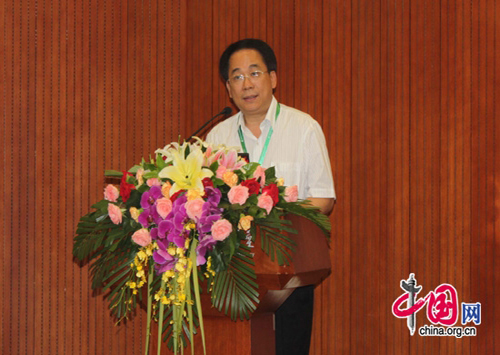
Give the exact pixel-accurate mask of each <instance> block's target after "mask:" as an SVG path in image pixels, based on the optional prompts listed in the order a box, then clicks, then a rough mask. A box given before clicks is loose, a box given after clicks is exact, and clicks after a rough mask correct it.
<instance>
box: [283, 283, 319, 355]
mask: <svg viewBox="0 0 500 355" xmlns="http://www.w3.org/2000/svg"><path fill="white" fill-rule="evenodd" d="M313 308H314V286H305V287H300V288H297V289H295V291H293V293H292V294H291V295H290V297H288V299H287V300H286V301H285V302H284V303H283V304H282V305H281V307H280V308H278V310H277V311H276V313H275V324H276V329H275V334H276V355H308V354H309V346H310V344H311V332H312V320H313Z"/></svg>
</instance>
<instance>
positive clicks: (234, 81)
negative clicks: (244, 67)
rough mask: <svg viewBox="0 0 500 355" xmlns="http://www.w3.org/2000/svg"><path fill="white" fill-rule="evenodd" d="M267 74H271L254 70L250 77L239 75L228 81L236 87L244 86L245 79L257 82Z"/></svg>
mask: <svg viewBox="0 0 500 355" xmlns="http://www.w3.org/2000/svg"><path fill="white" fill-rule="evenodd" d="M265 73H269V72H268V71H262V70H254V71H253V72H251V73H250V75H244V74H237V75H234V76H232V77H230V78H229V79H228V80H227V81H228V82H230V83H232V84H234V85H239V84H243V82H244V81H245V78H247V79H248V80H250V81H251V82H256V81H258V80H259V79H261V78H262V76H263V75H264V74H265Z"/></svg>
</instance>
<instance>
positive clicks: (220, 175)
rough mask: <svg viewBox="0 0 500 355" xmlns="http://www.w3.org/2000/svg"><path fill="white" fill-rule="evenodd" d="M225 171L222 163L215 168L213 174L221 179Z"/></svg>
mask: <svg viewBox="0 0 500 355" xmlns="http://www.w3.org/2000/svg"><path fill="white" fill-rule="evenodd" d="M226 171H227V168H226V167H225V166H224V165H219V167H218V168H217V171H216V172H215V176H216V177H217V178H218V179H222V177H223V176H224V173H225V172H226Z"/></svg>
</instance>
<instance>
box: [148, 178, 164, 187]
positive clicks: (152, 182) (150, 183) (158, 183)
mask: <svg viewBox="0 0 500 355" xmlns="http://www.w3.org/2000/svg"><path fill="white" fill-rule="evenodd" d="M147 184H148V186H149V187H151V186H161V181H160V180H159V179H158V178H151V179H148V181H147Z"/></svg>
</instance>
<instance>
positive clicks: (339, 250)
mask: <svg viewBox="0 0 500 355" xmlns="http://www.w3.org/2000/svg"><path fill="white" fill-rule="evenodd" d="M499 18H500V6H498V4H497V2H496V1H494V0H478V1H467V0H458V1H452V0H441V1H439V2H436V1H431V0H423V1H411V0H397V1H388V0H381V1H375V2H366V1H360V0H351V1H341V0H336V1H325V0H315V1H302V0H294V1H289V0H276V1H269V0H259V1H253V2H248V1H243V0H210V1H200V0H196V1H188V2H185V1H181V0H128V1H119V0H105V1H102V0H101V1H98V0H90V1H81V0H80V1H69V2H57V1H48V0H0V70H1V74H0V102H1V104H0V109H1V110H0V112H1V116H2V123H1V125H0V127H1V128H0V130H1V132H0V139H1V143H0V144H1V147H2V149H1V153H2V158H3V159H2V162H3V164H4V170H3V171H4V173H3V174H1V175H0V194H1V195H0V196H1V197H2V200H3V203H2V205H0V206H1V207H0V215H1V217H0V218H1V222H2V227H1V233H2V234H1V235H2V238H1V244H0V248H2V251H1V253H0V256H1V261H0V265H1V267H0V268H1V275H2V278H1V280H0V282H1V284H2V285H3V287H4V292H1V293H0V307H1V310H2V312H0V313H1V316H0V317H1V320H2V321H1V324H0V334H1V335H0V339H1V344H2V345H1V349H2V353H5V354H103V353H107V354H137V353H140V352H142V351H143V346H144V344H143V341H144V334H143V333H144V332H143V330H142V329H143V324H144V321H145V312H143V311H142V310H139V311H138V312H137V315H136V316H135V317H134V318H133V319H132V320H131V321H126V322H124V324H122V325H120V326H118V327H115V326H114V322H115V320H113V319H112V318H111V317H110V316H109V310H108V308H107V307H108V304H107V301H106V300H105V299H104V295H102V294H96V293H94V292H92V290H91V288H90V282H89V275H88V266H86V265H80V264H78V263H76V262H75V261H74V260H73V259H72V256H71V250H72V236H73V233H74V231H75V227H76V223H77V221H78V218H79V217H80V216H81V215H83V214H85V213H87V212H88V210H89V207H90V205H91V203H92V202H94V201H96V200H97V199H98V198H100V196H101V194H102V187H103V183H104V179H103V173H104V170H105V169H119V170H124V169H127V168H129V167H130V166H131V165H133V164H135V163H136V162H137V161H138V160H139V159H140V158H141V157H145V156H147V155H149V154H151V153H152V152H153V151H154V150H155V149H156V148H158V147H162V146H163V145H164V144H166V143H168V142H171V141H172V140H176V139H177V137H178V136H179V135H181V136H183V137H185V136H187V135H188V134H190V133H192V132H193V131H194V130H196V129H197V128H198V127H199V126H200V125H201V124H203V123H204V122H205V121H206V120H207V119H208V118H210V117H211V116H212V115H214V114H216V113H217V112H219V110H221V109H222V108H223V107H224V106H227V105H230V104H231V103H230V100H229V99H228V97H227V94H226V90H225V87H224V84H223V83H222V82H221V81H220V78H219V74H218V59H219V56H220V54H221V52H222V51H223V50H224V48H225V47H226V46H227V45H228V44H230V43H232V42H234V41H236V40H238V39H240V38H245V37H258V38H262V39H264V40H266V41H267V42H268V43H270V44H271V45H272V47H273V48H274V49H275V51H276V55H277V58H278V78H279V82H278V88H277V90H276V92H275V95H276V97H277V98H278V100H279V101H281V102H283V103H284V104H287V105H290V106H294V107H297V108H299V109H302V110H304V111H306V112H308V113H310V114H311V115H312V116H313V117H315V118H316V119H317V120H318V122H319V123H320V124H321V125H322V127H323V130H324V132H325V136H326V139H327V144H328V148H329V152H330V157H331V161H332V170H333V174H334V180H335V184H336V190H337V196H338V203H337V206H336V207H335V211H334V214H333V215H332V217H331V220H332V222H333V233H332V236H333V239H332V244H331V256H332V275H331V276H330V277H329V278H328V279H327V280H325V281H324V282H323V284H322V285H321V286H319V287H318V288H317V289H316V303H315V319H314V329H313V337H312V345H311V352H310V353H311V354H364V353H367V352H369V353H376V354H400V353H408V352H409V353H413V354H420V353H426V354H438V353H439V354H456V353H461V354H476V353H481V354H483V353H484V354H489V353H495V352H498V349H497V348H498V344H497V343H496V342H495V340H494V339H496V338H498V336H499V326H500V325H499V324H500V323H499V322H498V319H500V310H499V309H500V308H499V307H497V306H496V305H495V301H496V299H497V298H498V297H497V296H496V294H497V293H498V292H497V291H498V290H497V287H496V285H498V283H499V282H500V274H499V272H498V262H497V261H496V259H498V244H499V242H500V222H499V221H500V219H499V218H498V215H499V213H500V202H499V201H500V198H499V189H500V180H499V177H498V176H499V174H500V153H499V151H500V150H499V147H498V143H497V140H498V139H497V138H498V137H499V136H500V125H499V124H498V123H497V121H498V117H499V114H500V113H499V108H498V105H497V102H499V101H500V90H498V89H497V88H496V86H497V85H496V84H497V83H498V82H499V80H500V79H499V73H500V70H499V69H498V68H499V66H500V47H499V46H498V45H496V42H497V41H498V38H500V24H499V23H498V20H497V19H499ZM410 272H415V273H416V278H417V282H418V283H419V284H420V285H422V286H423V290H422V294H427V292H429V291H430V290H433V289H434V288H435V287H436V286H438V285H439V284H441V283H444V282H447V283H450V284H452V285H454V286H455V288H456V289H457V291H458V296H459V301H464V302H477V301H479V302H481V303H482V307H483V308H482V314H481V316H482V324H481V325H480V326H478V327H477V329H478V336H477V337H470V338H467V337H465V338H462V339H455V338H451V337H421V336H419V335H417V334H415V335H414V336H410V335H409V331H408V328H407V326H406V321H405V320H402V319H397V318H395V317H394V316H393V315H392V313H391V306H392V302H393V301H394V300H395V299H396V298H397V297H398V296H399V295H400V294H401V292H402V291H401V289H400V288H399V282H400V280H401V279H407V278H408V274H409V273H410ZM424 312H425V311H421V312H419V313H418V316H417V328H418V327H419V326H421V325H424V324H429V321H428V320H427V319H426V317H425V313H424ZM225 327H226V328H225V331H231V332H232V333H233V334H235V336H236V337H238V338H239V337H241V334H242V333H241V332H242V329H243V327H242V325H241V324H238V323H231V322H228V324H227V325H226V326H225ZM210 331H216V329H212V328H211V330H210ZM235 344H236V343H234V344H232V346H233V347H234V346H236V345H235ZM231 352H232V353H235V354H236V353H237V348H232V350H231ZM165 353H168V351H166V350H165Z"/></svg>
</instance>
